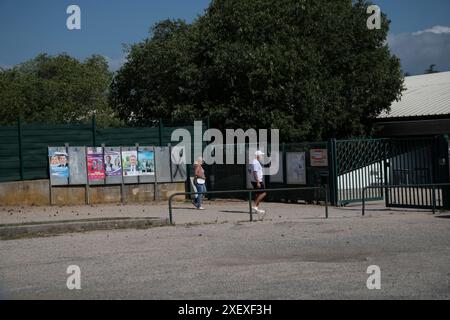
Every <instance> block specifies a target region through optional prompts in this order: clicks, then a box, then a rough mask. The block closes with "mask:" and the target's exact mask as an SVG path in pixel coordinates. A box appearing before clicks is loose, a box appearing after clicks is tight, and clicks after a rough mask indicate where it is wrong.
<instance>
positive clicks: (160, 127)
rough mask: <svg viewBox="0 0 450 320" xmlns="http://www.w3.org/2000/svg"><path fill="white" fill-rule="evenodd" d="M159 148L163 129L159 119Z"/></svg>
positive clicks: (161, 121)
mask: <svg viewBox="0 0 450 320" xmlns="http://www.w3.org/2000/svg"><path fill="white" fill-rule="evenodd" d="M158 129H159V146H160V147H162V129H163V120H162V118H159V128H158Z"/></svg>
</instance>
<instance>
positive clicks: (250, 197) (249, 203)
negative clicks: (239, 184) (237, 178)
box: [248, 191, 253, 222]
mask: <svg viewBox="0 0 450 320" xmlns="http://www.w3.org/2000/svg"><path fill="white" fill-rule="evenodd" d="M248 207H249V210H250V222H253V208H252V192H251V191H249V192H248Z"/></svg>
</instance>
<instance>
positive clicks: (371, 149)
mask: <svg viewBox="0 0 450 320" xmlns="http://www.w3.org/2000/svg"><path fill="white" fill-rule="evenodd" d="M388 143H389V140H388V139H358V140H338V141H337V140H332V141H331V143H330V144H331V147H330V148H331V154H332V159H333V167H332V168H331V170H332V176H333V177H334V179H333V180H334V183H332V185H331V187H332V189H334V190H332V194H334V197H333V198H334V204H335V205H338V206H342V205H346V204H349V203H353V202H361V201H362V189H363V188H364V187H367V186H373V185H382V184H384V176H385V175H384V160H385V159H386V156H387V145H388ZM367 192H368V193H367V200H382V199H383V195H382V192H381V191H380V190H378V189H370V190H368V191H367Z"/></svg>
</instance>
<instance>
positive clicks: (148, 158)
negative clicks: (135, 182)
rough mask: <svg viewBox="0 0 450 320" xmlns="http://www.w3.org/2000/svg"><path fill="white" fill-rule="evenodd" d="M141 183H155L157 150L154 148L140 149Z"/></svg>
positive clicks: (139, 170)
mask: <svg viewBox="0 0 450 320" xmlns="http://www.w3.org/2000/svg"><path fill="white" fill-rule="evenodd" d="M137 159H138V174H139V182H143V183H150V182H155V150H154V148H153V147H138V151H137Z"/></svg>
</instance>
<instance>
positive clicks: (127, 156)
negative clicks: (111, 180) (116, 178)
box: [122, 147, 139, 184]
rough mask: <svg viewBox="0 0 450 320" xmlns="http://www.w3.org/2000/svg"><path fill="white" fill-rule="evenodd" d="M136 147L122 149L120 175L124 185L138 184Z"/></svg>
mask: <svg viewBox="0 0 450 320" xmlns="http://www.w3.org/2000/svg"><path fill="white" fill-rule="evenodd" d="M137 159H138V158H137V148H136V147H122V174H123V182H124V183H126V184H130V183H138V182H139V180H138V176H139V171H138V161H137Z"/></svg>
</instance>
